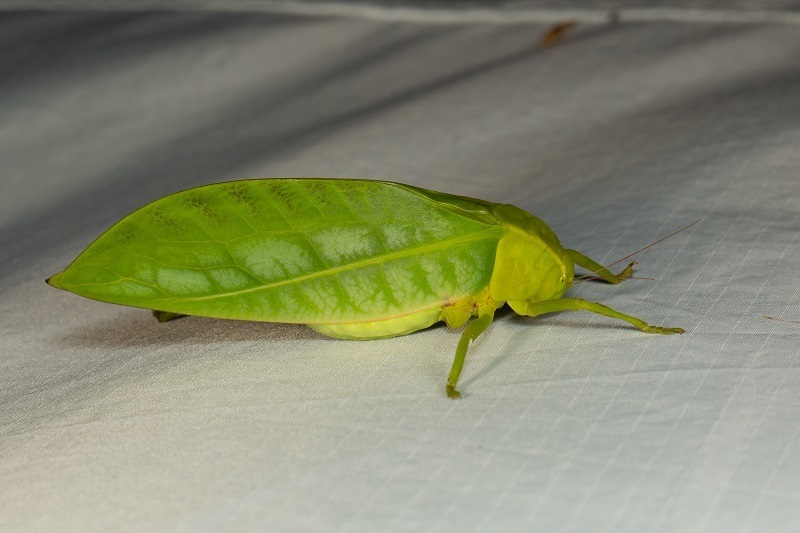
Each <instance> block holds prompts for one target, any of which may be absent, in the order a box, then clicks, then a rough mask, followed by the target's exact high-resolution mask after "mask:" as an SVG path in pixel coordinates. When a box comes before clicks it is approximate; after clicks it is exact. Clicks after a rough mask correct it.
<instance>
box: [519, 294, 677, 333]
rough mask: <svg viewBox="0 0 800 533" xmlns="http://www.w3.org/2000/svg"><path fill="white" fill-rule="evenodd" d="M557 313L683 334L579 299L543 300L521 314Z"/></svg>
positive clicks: (654, 330) (641, 328) (647, 331)
mask: <svg viewBox="0 0 800 533" xmlns="http://www.w3.org/2000/svg"><path fill="white" fill-rule="evenodd" d="M558 311H591V312H592V313H597V314H598V315H605V316H610V317H611V318H618V319H620V320H624V321H625V322H629V323H631V324H633V325H634V326H636V327H637V328H639V329H640V330H642V331H644V332H645V333H662V334H669V333H683V329H681V328H660V327H658V326H651V325H650V324H648V323H647V322H645V321H644V320H641V319H638V318H636V317H632V316H630V315H625V314H622V313H620V312H619V311H615V310H613V309H611V308H610V307H607V306H605V305H603V304H599V303H597V302H589V301H586V300H581V299H579V298H562V299H560V300H545V301H544V302H535V303H530V302H529V303H528V305H527V307H526V308H525V312H524V313H521V314H524V315H527V316H537V315H543V314H545V313H556V312H558Z"/></svg>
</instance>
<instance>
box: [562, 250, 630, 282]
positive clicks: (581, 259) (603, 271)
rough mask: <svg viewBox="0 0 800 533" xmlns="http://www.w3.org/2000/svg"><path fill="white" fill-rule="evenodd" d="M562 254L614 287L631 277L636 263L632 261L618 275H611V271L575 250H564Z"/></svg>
mask: <svg viewBox="0 0 800 533" xmlns="http://www.w3.org/2000/svg"><path fill="white" fill-rule="evenodd" d="M564 252H565V253H566V254H567V257H569V258H570V259H572V262H573V263H575V264H576V265H578V266H580V267H583V268H585V269H586V270H588V271H589V272H591V273H592V274H594V275H596V276H598V277H600V278H603V279H604V280H606V281H607V282H609V283H611V284H614V285H617V284H618V283H622V282H623V281H624V280H625V279H627V278H629V277H631V276H632V275H633V267H634V266H635V265H636V261H633V262H632V263H631V264H630V265H628V266H626V267H625V270H623V271H622V272H620V273H619V274H612V273H611V271H610V270H608V269H607V268H606V267H604V266H603V265H601V264H600V263H598V262H596V261H593V260H592V259H589V258H588V257H586V256H585V255H583V254H582V253H580V252H576V251H575V250H564Z"/></svg>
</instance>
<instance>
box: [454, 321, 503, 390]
mask: <svg viewBox="0 0 800 533" xmlns="http://www.w3.org/2000/svg"><path fill="white" fill-rule="evenodd" d="M493 318H494V316H493V315H491V314H486V315H481V316H479V317H478V318H476V319H475V320H473V321H472V322H470V323H469V324H467V327H466V328H465V329H464V333H462V334H461V340H459V341H458V348H456V357H455V359H453V368H451V369H450V375H449V376H448V377H447V387H446V388H445V391H446V392H447V396H448V397H449V398H451V399H453V400H458V399H460V398H461V393H460V392H458V391H457V390H456V383H457V382H458V376H459V375H460V374H461V369H462V368H463V367H464V358H465V357H466V355H467V348H468V347H469V341H474V340H475V339H477V338H478V335H480V334H481V333H483V332H484V331H486V328H488V327H489V324H491V323H492V319H493Z"/></svg>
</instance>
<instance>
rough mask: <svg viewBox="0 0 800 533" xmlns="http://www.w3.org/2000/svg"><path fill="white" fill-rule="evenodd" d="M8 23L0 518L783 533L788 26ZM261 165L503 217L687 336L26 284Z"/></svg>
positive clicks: (793, 402)
mask: <svg viewBox="0 0 800 533" xmlns="http://www.w3.org/2000/svg"><path fill="white" fill-rule="evenodd" d="M545 28H546V25H536V24H521V25H514V26H509V25H505V26H497V25H491V24H470V25H435V26H431V25H425V24H414V23H400V22H380V21H374V20H373V21H369V20H358V19H355V18H353V19H347V18H330V19H326V18H310V17H293V16H288V15H271V14H269V13H258V14H254V13H214V12H202V13H192V12H177V13H166V12H136V13H131V12H117V13H108V12H106V13H103V12H79V11H74V12H61V13H59V12H5V13H2V14H0V50H2V53H1V54H0V255H1V256H2V261H0V313H2V314H1V315H0V316H2V320H1V321H0V334H1V338H0V502H2V503H1V504H0V529H2V530H4V531H153V530H169V531H202V530H209V531H211V530H215V531H218V530H239V531H248V530H249V531H279V532H292V531H336V532H355V531H414V532H418V531H435V532H438V531H461V532H479V531H548V532H554V531H564V532H579V531H594V532H636V533H646V532H673V531H674V532H678V531H680V532H712V531H713V532H716V531H719V532H742V531H753V532H755V531H759V532H760V531H797V530H800V438H799V437H798V430H799V429H800V362H799V361H798V351H800V350H799V349H800V342H799V339H800V324H797V323H791V322H778V321H773V320H768V319H765V318H762V317H763V316H764V315H770V316H776V317H780V318H783V319H784V320H797V321H800V294H799V291H798V289H799V288H800V285H799V284H798V281H797V279H798V277H797V276H798V274H797V271H798V264H799V262H800V237H799V230H800V149H798V147H799V146H800V27H798V26H793V25H788V24H786V25H781V24H774V25H765V24H736V25H731V24H700V23H674V22H673V23H667V22H652V23H629V24H626V23H622V24H597V25H582V26H579V27H578V28H576V30H575V31H574V32H573V33H571V34H570V35H569V37H568V38H567V39H566V40H564V41H563V42H562V43H560V44H558V45H557V46H555V47H553V48H551V49H547V50H537V49H536V46H535V44H536V41H537V39H538V36H539V35H540V34H541V32H542V31H544V29H545ZM260 176H349V177H358V176H361V177H372V178H384V179H392V180H397V181H404V182H407V183H411V184H414V185H421V186H424V187H429V188H433V189H438V190H442V191H446V192H452V193H457V194H463V195H469V196H476V197H481V198H486V199H490V200H494V201H505V202H512V203H515V204H516V205H519V206H521V207H523V208H525V209H528V210H530V211H531V212H533V213H534V214H537V215H539V216H540V217H542V218H543V219H544V220H546V221H548V222H549V223H550V224H551V225H552V227H553V228H554V230H555V231H556V232H557V234H558V235H559V236H560V237H561V240H562V241H563V242H564V243H565V245H567V246H569V247H574V248H577V249H579V250H581V251H583V252H585V253H587V254H589V255H591V256H593V257H595V258H597V259H598V260H600V261H606V262H610V261H613V260H615V259H617V258H619V257H622V256H624V255H626V254H627V253H629V252H631V251H633V250H635V249H637V248H639V247H640V246H643V245H645V244H647V243H649V242H651V241H653V240H655V239H656V238H658V237H659V236H661V235H664V234H666V233H668V232H670V231H672V230H674V229H677V228H679V227H681V226H684V225H686V224H688V223H690V222H692V221H693V220H695V219H697V218H702V222H700V223H699V224H698V225H697V226H695V227H693V228H691V229H690V230H688V231H687V232H685V233H683V234H681V235H679V236H677V237H675V238H673V239H671V240H668V241H666V242H664V243H662V244H660V245H658V246H657V247H654V248H652V249H650V250H648V251H647V252H645V253H643V254H641V255H640V257H639V261H640V266H639V270H638V273H637V274H638V275H639V276H643V277H651V278H655V281H647V280H631V281H628V282H626V283H624V284H622V285H620V286H617V287H611V286H607V285H602V284H596V283H584V284H581V285H579V286H578V287H576V288H575V289H573V291H572V293H573V294H574V295H578V296H581V297H584V298H587V299H593V300H598V301H601V302H603V303H606V304H608V305H611V306H614V307H616V308H618V309H620V310H622V311H624V312H628V313H631V314H633V315H636V316H640V317H642V318H644V319H645V320H648V321H650V322H652V323H654V324H665V325H668V326H682V327H684V328H685V329H686V334H684V335H682V336H677V335H676V336H654V335H646V334H643V333H640V332H638V331H636V330H634V329H632V328H631V327H629V326H628V325H627V324H624V323H621V322H617V321H613V320H610V319H605V318H602V317H597V316H594V315H589V314H581V313H560V314H557V315H552V316H549V317H543V318H539V319H521V318H516V317H513V316H512V315H511V314H509V313H504V312H501V313H500V315H499V319H498V320H497V322H496V323H495V324H494V325H493V327H492V328H490V329H489V331H488V332H487V333H486V334H484V336H483V337H481V338H480V339H479V340H478V342H476V343H475V345H474V346H473V347H472V348H471V349H470V353H469V355H468V359H467V364H466V367H465V370H464V373H463V374H462V379H461V390H462V392H463V393H464V400H462V401H460V402H454V401H450V400H448V399H447V398H445V396H444V390H443V389H444V380H445V378H446V374H447V372H448V370H449V367H450V364H451V361H452V357H453V353H454V350H455V345H456V342H457V340H458V333H457V332H452V331H448V330H447V329H445V328H434V329H431V330H429V331H425V332H420V333H417V334H414V335H410V336H407V337H402V338H397V339H390V340H383V341H372V342H347V341H337V340H332V339H328V338H325V337H323V336H321V335H318V334H316V333H314V332H312V331H311V330H310V329H307V328H305V327H303V326H293V325H280V324H265V323H246V322H225V321H217V320H209V319H202V318H188V319H183V320H178V321H175V322H172V323H167V324H158V323H156V322H155V320H153V319H152V317H151V316H150V315H149V313H147V312H146V311H143V310H136V309H129V308H123V307H117V306H112V305H108V304H102V303H97V302H93V301H89V300H85V299H82V298H79V297H77V296H74V295H71V294H68V293H65V292H61V291H57V290H55V289H52V288H50V287H48V286H46V285H45V283H44V279H45V277H47V276H48V275H50V274H53V273H55V272H57V271H59V270H61V269H62V268H64V267H65V266H66V265H67V264H68V262H69V261H70V260H71V259H72V258H74V257H75V256H76V255H77V254H78V253H79V252H80V251H81V250H82V249H83V248H84V247H85V246H86V245H87V244H88V243H89V242H91V240H92V239H93V238H94V237H95V236H97V235H98V234H99V233H100V232H101V231H103V230H104V229H105V228H106V227H108V226H109V225H111V224H112V223H114V222H115V221H116V220H118V219H119V218H120V217H122V216H123V215H125V214H127V213H128V212H129V211H131V210H133V209H134V208H136V207H138V206H140V205H142V204H144V203H146V202H147V201H150V200H153V199H155V198H158V197H160V196H162V195H164V194H167V193H170V192H174V191H177V190H180V189H183V188H186V187H190V186H194V185H200V184H203V183H210V182H214V181H222V180H228V179H236V178H246V177H260Z"/></svg>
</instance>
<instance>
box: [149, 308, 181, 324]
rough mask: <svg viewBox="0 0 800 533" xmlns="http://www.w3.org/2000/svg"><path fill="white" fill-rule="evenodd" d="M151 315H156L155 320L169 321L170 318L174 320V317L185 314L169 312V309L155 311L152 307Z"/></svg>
mask: <svg viewBox="0 0 800 533" xmlns="http://www.w3.org/2000/svg"><path fill="white" fill-rule="evenodd" d="M153 316H154V317H156V320H158V321H159V322H169V321H170V320H175V319H176V318H183V317H185V316H186V315H182V314H180V313H170V312H169V311H156V310H155V309H154V310H153Z"/></svg>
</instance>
